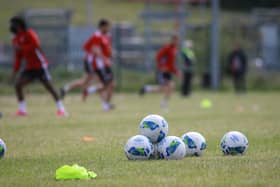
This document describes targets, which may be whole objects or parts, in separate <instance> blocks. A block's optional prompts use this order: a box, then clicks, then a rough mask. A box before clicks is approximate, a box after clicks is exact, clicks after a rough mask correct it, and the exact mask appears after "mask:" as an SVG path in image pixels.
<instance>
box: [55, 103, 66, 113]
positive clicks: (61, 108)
mask: <svg viewBox="0 0 280 187" xmlns="http://www.w3.org/2000/svg"><path fill="white" fill-rule="evenodd" d="M56 107H57V109H58V110H62V111H64V110H65V108H64V105H63V102H62V101H61V100H58V101H57V102H56Z"/></svg>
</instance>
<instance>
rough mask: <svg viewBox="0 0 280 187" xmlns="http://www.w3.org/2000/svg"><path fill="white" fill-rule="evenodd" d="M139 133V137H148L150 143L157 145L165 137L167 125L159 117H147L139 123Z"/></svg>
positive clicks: (153, 115)
mask: <svg viewBox="0 0 280 187" xmlns="http://www.w3.org/2000/svg"><path fill="white" fill-rule="evenodd" d="M139 131H140V134H141V135H144V136H146V137H148V138H149V139H150V141H151V142H152V143H158V142H160V141H161V140H162V139H163V138H165V137H166V136H167V133H168V123H167V121H166V120H165V119H164V118H163V117H162V116H160V115H155V114H152V115H148V116H146V117H145V118H144V119H143V120H142V121H141V122H140V125H139Z"/></svg>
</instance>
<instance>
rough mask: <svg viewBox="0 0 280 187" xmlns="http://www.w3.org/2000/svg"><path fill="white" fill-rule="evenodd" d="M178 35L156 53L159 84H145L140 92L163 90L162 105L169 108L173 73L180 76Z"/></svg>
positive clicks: (165, 108)
mask: <svg viewBox="0 0 280 187" xmlns="http://www.w3.org/2000/svg"><path fill="white" fill-rule="evenodd" d="M177 45H178V36H176V35H173V36H172V38H171V41H170V42H169V43H168V44H166V45H165V46H163V47H162V48H161V49H160V50H159V51H158V52H157V54H156V61H157V66H156V68H157V79H158V83H159V85H145V86H143V87H142V88H141V90H140V92H139V94H140V95H144V94H145V93H146V92H163V94H164V97H163V100H162V101H161V107H162V108H163V109H164V110H167V101H168V99H169V98H170V95H171V93H172V91H173V89H174V82H173V81H172V75H173V74H175V75H176V76H177V77H180V74H179V71H178V70H177V68H176V55H177Z"/></svg>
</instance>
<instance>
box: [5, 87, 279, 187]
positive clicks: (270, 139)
mask: <svg viewBox="0 0 280 187" xmlns="http://www.w3.org/2000/svg"><path fill="white" fill-rule="evenodd" d="M205 97H208V98H210V99H211V100H212V101H213V104H214V106H213V107H212V108H211V109H209V110H205V109H201V108H200V107H199V102H200V101H201V99H202V98H205ZM159 101H160V97H159V96H158V95H149V96H147V97H144V98H139V97H138V96H136V95H132V94H119V95H117V96H116V97H115V103H116V105H117V110H115V111H112V112H110V113H103V112H102V111H101V109H100V102H99V100H98V98H97V97H96V96H93V97H91V98H90V99H89V100H88V102H87V103H82V102H81V98H80V97H79V96H76V95H73V96H70V97H68V98H66V101H65V103H66V106H67V107H68V110H69V113H70V117H69V118H64V119H61V118H57V117H55V116H54V112H55V106H54V104H53V103H52V102H51V99H50V97H49V96H47V95H32V97H31V96H30V95H29V96H28V97H27V103H28V107H29V113H30V115H29V116H28V117H26V118H15V117H14V116H13V112H14V111H15V109H16V102H15V99H14V97H11V96H0V110H1V111H2V112H4V117H3V118H2V119H0V137H1V138H2V139H4V140H5V142H6V144H7V148H8V151H7V154H6V155H5V158H4V159H3V160H1V161H0V186H1V187H15V186H26V187H32V186H34V187H38V186H50V187H54V186H60V187H61V186H67V187H71V186H279V175H280V156H279V155H280V124H279V121H280V116H279V93H276V92H275V93H251V94H248V95H246V96H234V95H232V94H229V93H223V94H218V93H216V94H215V93H202V92H200V93H196V94H195V95H193V96H192V97H191V98H190V99H181V98H180V97H179V96H177V95H174V97H173V98H172V100H171V102H170V112H169V113H162V112H161V110H160V108H159V106H158V103H159ZM240 105H242V106H243V108H244V110H243V112H241V111H239V112H238V111H237V110H236V108H237V107H238V106H239V107H240ZM254 105H255V106H254ZM257 107H258V108H259V110H256V109H257ZM253 108H254V109H255V110H253ZM150 113H158V114H161V115H164V116H165V118H166V119H167V121H168V122H169V135H176V136H181V135H182V134H183V133H184V132H187V131H198V132H201V133H202V134H203V135H204V136H205V137H206V139H207V150H206V152H205V155H204V156H203V157H201V158H185V159H184V160H180V161H163V160H150V161H128V160H127V159H126V157H125V155H124V151H123V146H124V144H125V142H126V140H127V139H128V138H129V137H130V136H133V135H135V134H137V132H138V123H139V121H140V120H141V118H142V117H144V116H145V115H147V114H150ZM230 130H239V131H242V132H243V133H244V134H245V135H246V136H247V137H248V139H249V144H250V145H249V149H248V152H247V154H246V155H245V156H237V157H232V156H229V157H225V156H222V153H221V151H220V150H219V141H220V138H221V137H222V135H223V134H224V133H225V132H227V131H230ZM83 136H93V137H94V141H93V142H87V143H86V142H83V141H82V140H81V139H82V137H83ZM74 163H78V164H80V165H82V166H85V167H87V168H88V169H91V170H94V171H95V172H96V173H97V174H98V177H97V178H96V179H95V180H89V181H64V182H58V181H55V179H54V174H55V170H56V168H58V167H59V166H61V165H64V164H74Z"/></svg>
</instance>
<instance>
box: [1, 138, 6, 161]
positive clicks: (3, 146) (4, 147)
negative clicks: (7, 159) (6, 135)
mask: <svg viewBox="0 0 280 187" xmlns="http://www.w3.org/2000/svg"><path fill="white" fill-rule="evenodd" d="M5 152H6V145H5V142H4V141H3V140H2V139H0V159H1V158H3V157H4V155H5Z"/></svg>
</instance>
